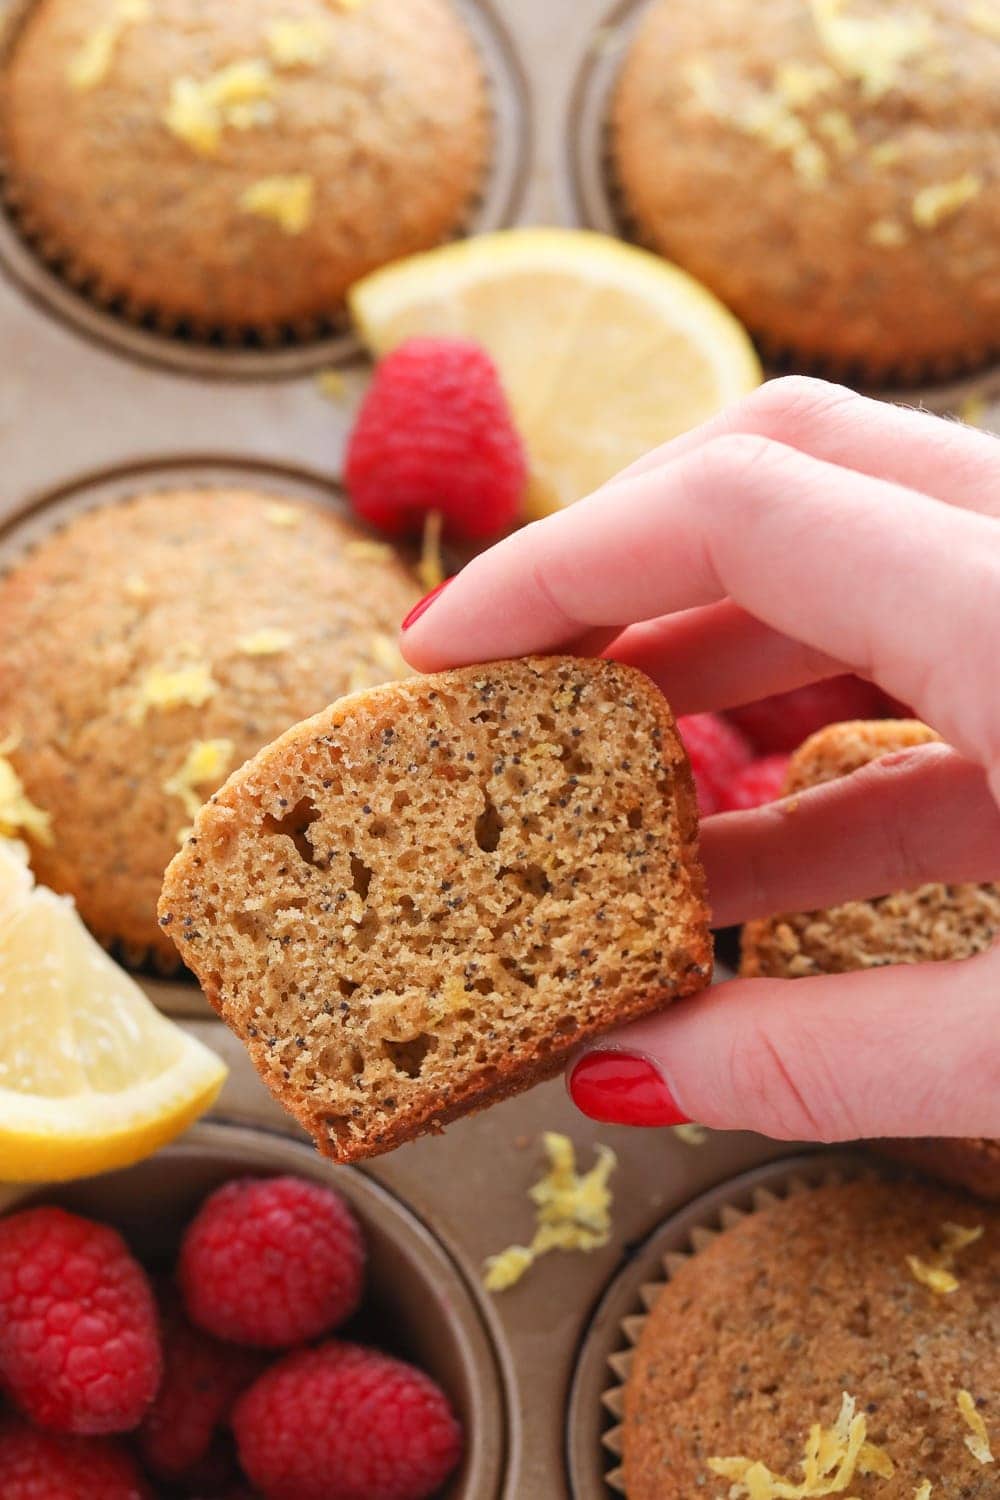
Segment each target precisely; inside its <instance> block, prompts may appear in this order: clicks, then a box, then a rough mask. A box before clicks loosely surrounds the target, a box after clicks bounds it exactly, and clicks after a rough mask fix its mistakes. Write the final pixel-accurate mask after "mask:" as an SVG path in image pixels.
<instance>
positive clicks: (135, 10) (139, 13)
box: [66, 0, 152, 93]
mask: <svg viewBox="0 0 1000 1500" xmlns="http://www.w3.org/2000/svg"><path fill="white" fill-rule="evenodd" d="M151 14H152V7H151V5H150V3H149V0H118V3H117V5H116V6H115V8H114V11H113V12H112V15H111V19H110V20H109V21H105V22H104V24H103V25H101V26H95V28H94V30H93V31H92V32H91V33H90V35H89V36H88V37H87V38H86V40H85V41H84V43H83V45H82V46H81V47H80V50H79V51H78V52H77V54H76V56H75V57H74V58H73V59H72V61H71V62H70V64H69V66H68V67H67V69H66V77H67V79H68V80H69V82H70V83H71V84H72V86H73V88H74V89H76V90H77V91H78V92H79V93H87V92H89V90H90V89H96V88H97V87H98V86H99V85H100V84H102V83H103V82H104V81H105V79H106V78H107V76H108V74H109V73H110V71H111V64H112V63H113V62H114V57H115V52H116V50H117V48H118V43H119V42H120V41H121V39H122V36H123V35H124V33H125V32H126V31H127V30H128V28H129V27H130V26H132V25H134V24H135V23H136V22H137V21H148V19H149V17H150V15H151Z"/></svg>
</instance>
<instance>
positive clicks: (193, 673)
mask: <svg viewBox="0 0 1000 1500" xmlns="http://www.w3.org/2000/svg"><path fill="white" fill-rule="evenodd" d="M217 688H218V683H217V682H215V681H214V680H213V678H212V668H211V666H210V665H209V663H208V662H205V661H194V662H188V663H187V665H185V666H182V667H153V668H152V669H151V670H150V671H149V672H147V673H146V676H145V677H144V678H143V680H142V683H141V684H140V686H139V691H138V694H137V696H136V699H135V702H134V703H133V704H132V706H131V708H130V709H129V715H128V716H129V720H130V722H131V723H133V724H141V723H142V722H143V720H144V719H145V717H146V714H147V713H148V712H149V710H150V709H164V710H168V709H171V708H180V707H181V706H183V705H187V706H190V707H191V708H201V707H202V705H203V704H205V703H207V702H208V700H209V698H211V697H212V696H213V694H214V693H215V692H216V690H217Z"/></svg>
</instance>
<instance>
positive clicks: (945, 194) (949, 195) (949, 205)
mask: <svg viewBox="0 0 1000 1500" xmlns="http://www.w3.org/2000/svg"><path fill="white" fill-rule="evenodd" d="M982 187H983V180H982V178H981V177H979V176H977V174H976V173H975V172H963V174H962V176H961V177H955V178H953V179H952V181H951V182H934V183H931V184H930V185H929V186H928V187H924V188H921V189H920V191H919V192H918V193H915V194H914V197H913V203H912V205H911V213H912V215H913V222H914V224H916V225H917V227H918V228H919V229H936V228H937V226H938V225H939V224H940V223H942V222H943V221H944V220H945V219H950V218H951V217H952V216H953V215H954V214H957V213H958V211H959V209H961V208H964V207H965V205H966V203H968V202H970V201H971V200H972V199H973V198H975V197H977V196H978V194H979V193H980V192H981V191H982Z"/></svg>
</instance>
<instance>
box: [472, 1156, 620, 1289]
mask: <svg viewBox="0 0 1000 1500" xmlns="http://www.w3.org/2000/svg"><path fill="white" fill-rule="evenodd" d="M542 1142H543V1145H544V1147H545V1154H546V1156H547V1157H548V1161H549V1170H548V1171H547V1172H546V1173H545V1175H544V1176H543V1177H541V1178H539V1180H538V1182H536V1183H534V1184H533V1185H532V1186H531V1187H530V1188H529V1189H528V1196H529V1197H530V1199H531V1201H532V1203H534V1205H535V1224H536V1227H535V1234H534V1237H533V1238H532V1241H531V1243H530V1245H510V1246H508V1248H507V1249H506V1250H501V1251H500V1252H499V1253H498V1254H496V1255H491V1256H489V1257H488V1258H487V1260H486V1262H485V1264H484V1267H483V1285H484V1286H485V1287H486V1290H487V1291H490V1292H503V1291H506V1290H507V1289H508V1288H509V1287H512V1286H514V1285H515V1284H516V1283H517V1282H518V1281H520V1279H521V1277H522V1276H523V1275H524V1274H525V1272H526V1271H527V1270H528V1269H529V1268H530V1267H531V1266H532V1265H534V1263H535V1261H536V1260H538V1259H539V1257H540V1256H542V1255H547V1254H548V1253H549V1252H550V1251H552V1250H567V1251H568V1250H580V1251H583V1252H584V1253H585V1254H588V1253H589V1252H590V1251H592V1250H598V1249H600V1248H601V1246H602V1245H606V1244H607V1243H608V1240H609V1239H610V1238H611V1201H612V1200H611V1190H610V1188H609V1186H608V1182H609V1180H610V1177H611V1173H612V1172H613V1171H614V1169H615V1167H616V1166H617V1165H618V1160H617V1157H616V1156H615V1153H614V1152H613V1151H612V1150H611V1148H610V1146H604V1145H601V1144H600V1143H598V1145H597V1146H596V1147H595V1151H596V1154H597V1160H596V1162H595V1163H594V1165H593V1166H592V1167H591V1168H590V1171H589V1172H585V1173H583V1174H582V1175H581V1174H580V1173H579V1172H577V1169H576V1153H575V1151H574V1148H573V1142H572V1141H571V1140H570V1139H569V1137H568V1136H566V1135H560V1134H558V1133H557V1132H556V1131H546V1133H545V1135H544V1136H543V1137H542Z"/></svg>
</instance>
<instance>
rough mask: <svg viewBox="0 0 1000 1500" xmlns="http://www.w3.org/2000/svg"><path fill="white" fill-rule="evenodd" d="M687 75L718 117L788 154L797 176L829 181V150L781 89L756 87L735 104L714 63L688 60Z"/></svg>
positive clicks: (701, 99)
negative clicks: (743, 101)
mask: <svg viewBox="0 0 1000 1500" xmlns="http://www.w3.org/2000/svg"><path fill="white" fill-rule="evenodd" d="M686 76H687V80H688V83H689V85H690V87H691V91H692V93H693V94H694V96H695V99H696V100H697V102H698V103H699V104H700V105H701V107H702V109H704V110H705V111H706V112H707V113H708V114H710V115H711V116H712V117H713V118H714V119H716V120H719V121H720V122H721V123H722V124H724V125H728V126H729V127H730V128H731V129H733V130H737V131H739V132H740V133H741V134H742V135H746V136H751V137H753V138H754V139H755V140H759V141H763V142H764V144H765V145H767V146H769V147H770V148H771V150H772V151H777V152H781V153H785V154H787V156H788V157H789V158H790V160H791V163H792V168H793V170H794V172H795V174H796V176H797V177H799V178H800V179H801V180H802V181H803V182H804V183H806V184H807V186H809V187H818V186H819V185H820V183H822V182H825V181H826V178H827V176H828V162H827V158H826V153H825V152H824V150H823V148H822V146H821V145H820V144H819V142H818V141H815V140H814V139H813V138H812V136H811V135H810V133H809V129H808V127H807V126H806V125H805V123H804V122H803V121H802V120H800V118H799V116H798V115H797V114H795V112H794V110H792V109H791V108H790V107H789V105H788V102H787V100H786V98H785V97H783V95H782V94H781V93H780V92H778V91H777V90H768V89H755V90H754V92H753V94H752V95H751V97H750V98H749V99H748V100H747V101H746V102H745V103H743V104H740V105H739V106H738V107H736V108H734V107H733V104H732V103H731V100H730V98H729V96H728V94H727V93H725V92H724V91H723V89H722V88H721V86H720V84H719V81H718V78H717V76H716V74H715V71H714V69H713V68H712V66H711V64H710V63H708V62H706V61H705V60H703V59H701V58H696V59H695V60H694V61H693V62H691V63H689V64H688V67H687V69H686Z"/></svg>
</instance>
